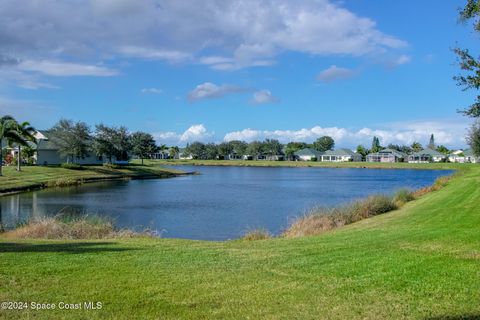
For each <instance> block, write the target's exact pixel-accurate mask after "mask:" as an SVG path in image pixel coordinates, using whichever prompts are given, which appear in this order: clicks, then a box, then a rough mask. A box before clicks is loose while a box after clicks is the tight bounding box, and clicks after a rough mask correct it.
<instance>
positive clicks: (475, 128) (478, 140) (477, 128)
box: [467, 120, 480, 157]
mask: <svg viewBox="0 0 480 320" xmlns="http://www.w3.org/2000/svg"><path fill="white" fill-rule="evenodd" d="M467 142H468V144H469V145H470V147H471V148H472V151H473V154H474V155H476V156H477V157H480V120H477V121H475V123H474V124H473V125H472V127H471V128H470V132H469V134H468V136H467Z"/></svg>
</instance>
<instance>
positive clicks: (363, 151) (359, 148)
mask: <svg viewBox="0 0 480 320" xmlns="http://www.w3.org/2000/svg"><path fill="white" fill-rule="evenodd" d="M357 153H358V154H361V155H362V158H363V159H365V157H366V156H367V154H369V153H370V150H368V149H367V148H365V147H364V146H362V145H361V144H359V145H358V146H357Z"/></svg>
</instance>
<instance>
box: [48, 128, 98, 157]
mask: <svg viewBox="0 0 480 320" xmlns="http://www.w3.org/2000/svg"><path fill="white" fill-rule="evenodd" d="M49 135H50V140H51V142H52V143H53V144H54V145H55V146H56V147H57V148H58V152H59V153H60V155H61V156H63V157H66V158H67V163H69V162H70V161H72V162H73V163H75V162H76V161H78V160H79V159H82V158H85V157H88V156H89V154H90V150H91V149H90V147H91V134H90V127H89V126H88V125H87V124H86V123H85V122H73V121H72V120H67V119H61V120H60V121H59V122H57V124H55V126H53V128H52V129H50V130H49Z"/></svg>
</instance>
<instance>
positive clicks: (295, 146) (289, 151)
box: [285, 142, 307, 159]
mask: <svg viewBox="0 0 480 320" xmlns="http://www.w3.org/2000/svg"><path fill="white" fill-rule="evenodd" d="M306 147H307V144H306V143H304V142H289V143H287V145H286V146H285V156H286V157H287V158H288V159H293V156H294V154H295V152H297V151H298V150H302V149H305V148H306Z"/></svg>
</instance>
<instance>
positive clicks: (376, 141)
mask: <svg viewBox="0 0 480 320" xmlns="http://www.w3.org/2000/svg"><path fill="white" fill-rule="evenodd" d="M380 150H382V146H381V145H380V139H378V137H375V136H374V137H373V139H372V148H371V149H370V152H372V153H376V152H378V151H380Z"/></svg>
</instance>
